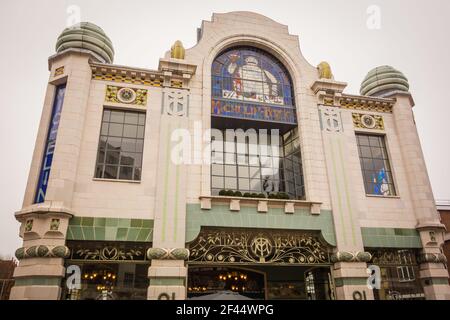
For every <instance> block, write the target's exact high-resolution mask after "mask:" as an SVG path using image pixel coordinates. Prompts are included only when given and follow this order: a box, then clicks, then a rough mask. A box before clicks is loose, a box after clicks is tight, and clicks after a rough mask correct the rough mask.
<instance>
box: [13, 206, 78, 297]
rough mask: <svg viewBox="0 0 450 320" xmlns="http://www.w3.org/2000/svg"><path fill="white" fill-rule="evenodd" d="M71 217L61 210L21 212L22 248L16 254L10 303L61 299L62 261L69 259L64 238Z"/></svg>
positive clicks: (63, 274)
mask: <svg viewBox="0 0 450 320" xmlns="http://www.w3.org/2000/svg"><path fill="white" fill-rule="evenodd" d="M71 217H72V214H70V213H69V212H64V210H63V209H59V210H58V209H52V210H48V211H45V210H37V211H31V210H30V212H21V213H20V214H19V215H17V216H16V218H17V220H18V221H20V222H21V226H20V236H21V237H22V238H23V247H21V248H19V249H17V250H16V258H17V259H19V261H20V263H19V266H18V267H17V268H16V269H15V271H14V278H15V283H14V287H13V288H12V290H11V295H10V299H11V300H56V299H59V298H60V296H61V279H62V278H64V276H65V269H64V258H67V257H68V255H69V249H68V248H67V247H66V246H65V238H66V232H67V227H68V225H69V219H70V218H71Z"/></svg>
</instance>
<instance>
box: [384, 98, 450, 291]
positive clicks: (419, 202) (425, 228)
mask: <svg viewBox="0 0 450 320" xmlns="http://www.w3.org/2000/svg"><path fill="white" fill-rule="evenodd" d="M390 98H395V99H396V103H395V105H394V109H393V115H394V121H395V125H396V129H397V133H398V137H399V140H400V141H401V142H402V143H401V144H400V149H401V153H402V158H403V164H404V168H405V173H406V176H407V178H408V186H409V191H410V194H411V200H412V203H413V210H414V214H415V215H416V218H417V222H418V223H417V227H416V228H417V230H418V231H419V233H420V238H421V240H422V245H423V248H422V252H421V255H420V257H419V262H421V264H420V277H421V279H422V284H423V286H424V292H425V297H426V299H433V300H434V299H442V300H445V299H450V287H449V285H448V271H447V269H446V266H445V261H446V259H445V255H444V254H443V251H442V250H443V249H442V247H443V244H444V234H445V226H444V225H443V224H441V222H440V217H439V213H438V211H437V209H436V203H435V200H434V197H433V191H432V189H431V183H430V180H429V177H428V173H427V168H426V165H425V159H424V157H423V153H422V148H421V146H420V140H419V136H418V133H417V128H416V124H415V121H414V115H413V111H412V107H413V106H414V101H413V99H412V97H411V94H410V93H408V92H395V93H393V94H392V95H391V96H390Z"/></svg>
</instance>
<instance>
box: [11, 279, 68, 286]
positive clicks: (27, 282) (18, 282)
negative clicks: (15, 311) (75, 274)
mask: <svg viewBox="0 0 450 320" xmlns="http://www.w3.org/2000/svg"><path fill="white" fill-rule="evenodd" d="M14 285H15V286H18V287H23V286H60V285H61V278H59V277H24V278H16V279H15V281H14Z"/></svg>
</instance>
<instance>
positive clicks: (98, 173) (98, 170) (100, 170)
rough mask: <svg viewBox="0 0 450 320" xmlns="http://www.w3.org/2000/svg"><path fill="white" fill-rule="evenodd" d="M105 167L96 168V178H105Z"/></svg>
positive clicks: (98, 166)
mask: <svg viewBox="0 0 450 320" xmlns="http://www.w3.org/2000/svg"><path fill="white" fill-rule="evenodd" d="M103 168H104V166H103V165H97V167H96V168H95V177H96V178H103Z"/></svg>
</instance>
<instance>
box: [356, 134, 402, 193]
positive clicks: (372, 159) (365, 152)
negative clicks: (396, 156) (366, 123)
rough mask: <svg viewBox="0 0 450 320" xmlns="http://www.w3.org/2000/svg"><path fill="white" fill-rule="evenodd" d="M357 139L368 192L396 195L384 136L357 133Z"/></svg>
mask: <svg viewBox="0 0 450 320" xmlns="http://www.w3.org/2000/svg"><path fill="white" fill-rule="evenodd" d="M356 140H357V143H358V151H359V158H360V161H361V169H362V173H363V178H364V185H365V189H366V193H367V194H373V195H381V196H394V195H395V194H396V193H395V187H394V180H393V177H392V170H391V166H390V163H389V158H388V154H387V150H386V144H385V141H384V136H380V135H367V134H357V135H356Z"/></svg>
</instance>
